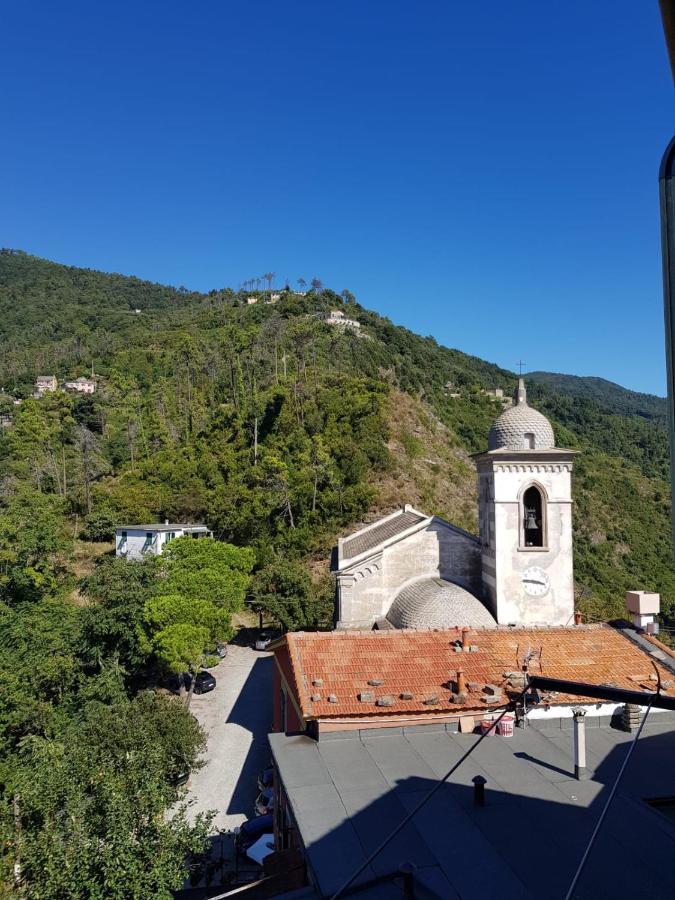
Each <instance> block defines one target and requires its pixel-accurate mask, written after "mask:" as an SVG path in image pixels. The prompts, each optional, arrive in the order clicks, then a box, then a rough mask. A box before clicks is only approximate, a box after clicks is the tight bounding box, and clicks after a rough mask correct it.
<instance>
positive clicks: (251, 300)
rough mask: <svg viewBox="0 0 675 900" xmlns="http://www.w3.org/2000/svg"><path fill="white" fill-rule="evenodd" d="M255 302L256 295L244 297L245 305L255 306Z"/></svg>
mask: <svg viewBox="0 0 675 900" xmlns="http://www.w3.org/2000/svg"><path fill="white" fill-rule="evenodd" d="M257 302H258V298H257V297H247V298H246V305H247V306H255V304H256V303H257Z"/></svg>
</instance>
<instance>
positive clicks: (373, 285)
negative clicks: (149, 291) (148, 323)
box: [0, 0, 673, 393]
mask: <svg viewBox="0 0 675 900" xmlns="http://www.w3.org/2000/svg"><path fill="white" fill-rule="evenodd" d="M0 76H1V77H2V84H3V99H2V123H3V127H2V129H0V172H2V176H3V177H2V191H1V192H0V245H3V246H10V247H18V248H22V249H25V250H27V251H29V252H31V253H35V254H37V255H39V256H45V257H48V258H51V259H55V260H58V261H60V262H65V263H69V264H72V265H82V266H90V267H92V268H100V269H103V270H105V271H118V272H125V273H129V274H135V275H138V276H140V277H143V278H149V279H152V280H154V281H161V282H167V283H171V284H176V285H181V284H185V285H187V286H189V287H193V288H197V289H204V290H208V289H210V288H212V287H221V286H225V285H239V284H240V283H241V282H242V281H243V279H245V278H248V277H253V276H256V275H259V274H261V273H263V272H265V271H268V270H269V271H274V272H276V273H277V274H278V280H279V281H282V280H283V279H284V278H285V277H286V276H288V277H289V278H290V279H291V280H294V279H297V278H299V277H304V278H305V279H307V280H309V279H311V278H312V277H314V276H317V277H319V278H320V279H321V280H322V281H323V282H324V283H325V284H326V285H328V286H330V287H333V288H335V289H336V290H338V291H339V290H342V289H343V288H345V287H347V288H349V289H350V290H352V291H353V292H354V293H355V294H356V295H357V297H358V299H359V300H360V301H361V302H362V303H363V304H364V305H366V306H368V307H370V308H374V309H377V310H378V311H379V312H381V313H383V314H384V315H387V316H389V317H390V318H391V319H393V320H394V321H395V322H397V323H400V324H403V325H406V326H407V327H409V328H411V329H412V330H414V331H417V332H419V333H421V334H433V335H434V336H435V337H436V338H437V339H438V340H439V341H440V342H441V343H444V344H447V345H449V346H452V347H458V348H460V349H462V350H465V351H467V352H470V353H475V354H477V355H479V356H481V357H483V358H485V359H489V360H491V361H493V362H497V363H499V364H501V365H503V366H505V367H507V368H511V369H513V368H514V367H515V364H516V362H517V361H518V360H519V359H521V358H522V359H523V360H524V361H525V362H526V364H527V366H526V367H527V368H530V369H548V370H551V371H563V372H571V373H575V374H593V375H601V376H603V377H606V378H610V379H612V380H614V381H618V382H620V383H622V384H625V385H627V386H629V387H632V388H634V389H636V390H643V391H651V392H655V393H663V392H664V385H665V374H664V351H663V323H662V299H661V262H660V244H659V241H660V238H659V220H658V185H657V172H658V163H659V159H660V156H661V153H662V151H663V149H664V148H665V145H666V143H667V140H668V139H669V137H670V135H671V130H670V129H671V123H672V103H673V91H672V81H671V76H670V71H669V69H668V62H667V56H666V52H665V48H664V45H663V38H662V33H661V25H660V19H659V14H658V4H657V2H656V0H651V2H640V3H636V2H634V0H594V2H592V3H589V2H588V0H567V2H565V3H555V4H554V3H542V2H541V0H518V2H517V3H504V2H503V0H502V2H497V0H487V2H485V3H467V2H466V0H417V2H413V0H406V2H403V0H367V2H363V0H340V3H332V4H328V3H320V2H316V0H311V2H310V0H289V2H279V0H269V2H257V0H239V2H229V0H203V2H194V3H190V4H188V3H186V2H183V3H179V2H174V0H163V2H161V3H160V2H154V0H144V2H143V3H138V2H136V3H134V4H132V3H128V2H125V0H120V2H116V3H115V4H112V3H91V2H90V0H89V2H86V3H84V2H82V3H76V2H69V0H62V2H60V3H54V2H43V0H42V2H41V0H34V2H31V3H23V4H22V3H15V4H8V3H6V4H3V10H2V12H0Z"/></svg>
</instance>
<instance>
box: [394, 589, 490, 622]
mask: <svg viewBox="0 0 675 900" xmlns="http://www.w3.org/2000/svg"><path fill="white" fill-rule="evenodd" d="M387 620H388V621H389V622H391V624H392V625H393V626H394V628H442V629H446V628H454V627H455V625H468V626H469V627H473V628H478V627H481V626H485V627H487V628H493V627H494V626H495V625H496V624H497V623H496V622H495V620H494V619H493V617H492V615H491V614H490V613H489V612H488V610H487V609H486V608H485V607H484V606H483V604H482V603H481V602H480V600H479V599H478V598H477V597H474V595H473V594H470V593H469V592H468V591H467V590H465V589H464V588H463V587H460V586H459V585H458V584H453V583H452V582H451V581H445V580H444V579H443V578H422V579H420V580H419V581H415V582H413V583H412V584H409V585H408V586H407V587H404V588H403V589H402V590H400V591H399V592H398V594H397V595H396V597H395V598H394V600H393V602H392V604H391V607H390V608H389V612H388V613H387Z"/></svg>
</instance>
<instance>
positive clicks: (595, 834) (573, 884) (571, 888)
mask: <svg viewBox="0 0 675 900" xmlns="http://www.w3.org/2000/svg"><path fill="white" fill-rule="evenodd" d="M654 668H656V666H655V667H654ZM657 673H658V669H657ZM660 691H661V683H660V679H659V687H658V689H657V691H656V693H654V694H652V695H651V697H650V698H649V703H648V704H647V708H646V710H645V714H644V716H643V717H642V721H641V722H640V726H639V728H638V730H637V732H636V733H635V737H634V738H633V740H632V741H631V744H630V747H629V748H628V753H626V757H625V759H624V761H623V763H622V764H621V768H620V769H619V773H618V775H617V776H616V778H615V779H614V784H613V785H612V790H611V791H610V792H609V797H608V798H607V802H606V803H605V805H604V807H603V810H602V812H601V813H600V815H599V816H598V821H597V822H596V823H595V828H594V829H593V834H592V835H591V836H590V838H589V841H588V844H587V845H586V849H585V850H584V854H583V856H582V857H581V860H580V861H579V865H578V866H577V870H576V872H575V873H574V878H573V879H572V882H571V884H570V886H569V890H568V891H567V893H566V894H565V900H572V895H573V894H574V891H575V889H576V886H577V884H578V882H579V878H580V877H581V873H582V872H583V870H584V866H585V865H586V863H587V861H588V857H589V856H590V853H591V850H592V849H593V845H594V844H595V841H596V839H597V837H598V834H599V833H600V829H601V828H602V823H603V822H604V821H605V817H606V815H607V812H608V810H609V807H610V805H611V803H612V800H613V799H614V795H615V794H616V792H617V789H618V787H619V782H620V781H621V778H622V776H623V773H624V772H625V770H626V766H627V765H628V761H629V760H630V758H631V755H632V753H633V750H635V747H636V746H637V742H638V738H639V737H640V735H641V734H642V729H643V728H644V724H645V722H646V721H647V716H648V715H649V711H650V710H651V708H652V703H653V702H654V700H655V699H656V698H657V697H658V696H659V693H660Z"/></svg>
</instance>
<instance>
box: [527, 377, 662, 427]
mask: <svg viewBox="0 0 675 900" xmlns="http://www.w3.org/2000/svg"><path fill="white" fill-rule="evenodd" d="M526 377H527V379H528V381H535V382H536V383H537V384H543V385H545V386H546V387H547V388H550V390H551V391H552V392H553V393H556V394H563V395H565V396H567V397H575V398H579V399H582V400H591V401H593V402H594V403H596V404H597V405H598V406H599V407H601V408H602V409H603V410H604V411H605V412H609V413H616V414H617V415H621V416H640V417H641V418H643V419H648V420H650V421H653V422H657V423H659V424H661V425H663V426H664V427H666V424H667V420H668V408H667V405H666V399H665V397H657V396H656V395H654V394H641V393H639V392H637V391H630V390H628V388H625V387H621V385H620V384H615V383H614V382H613V381H607V380H606V379H605V378H595V377H593V376H589V375H561V374H559V373H556V372H528V374H527V376H526Z"/></svg>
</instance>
